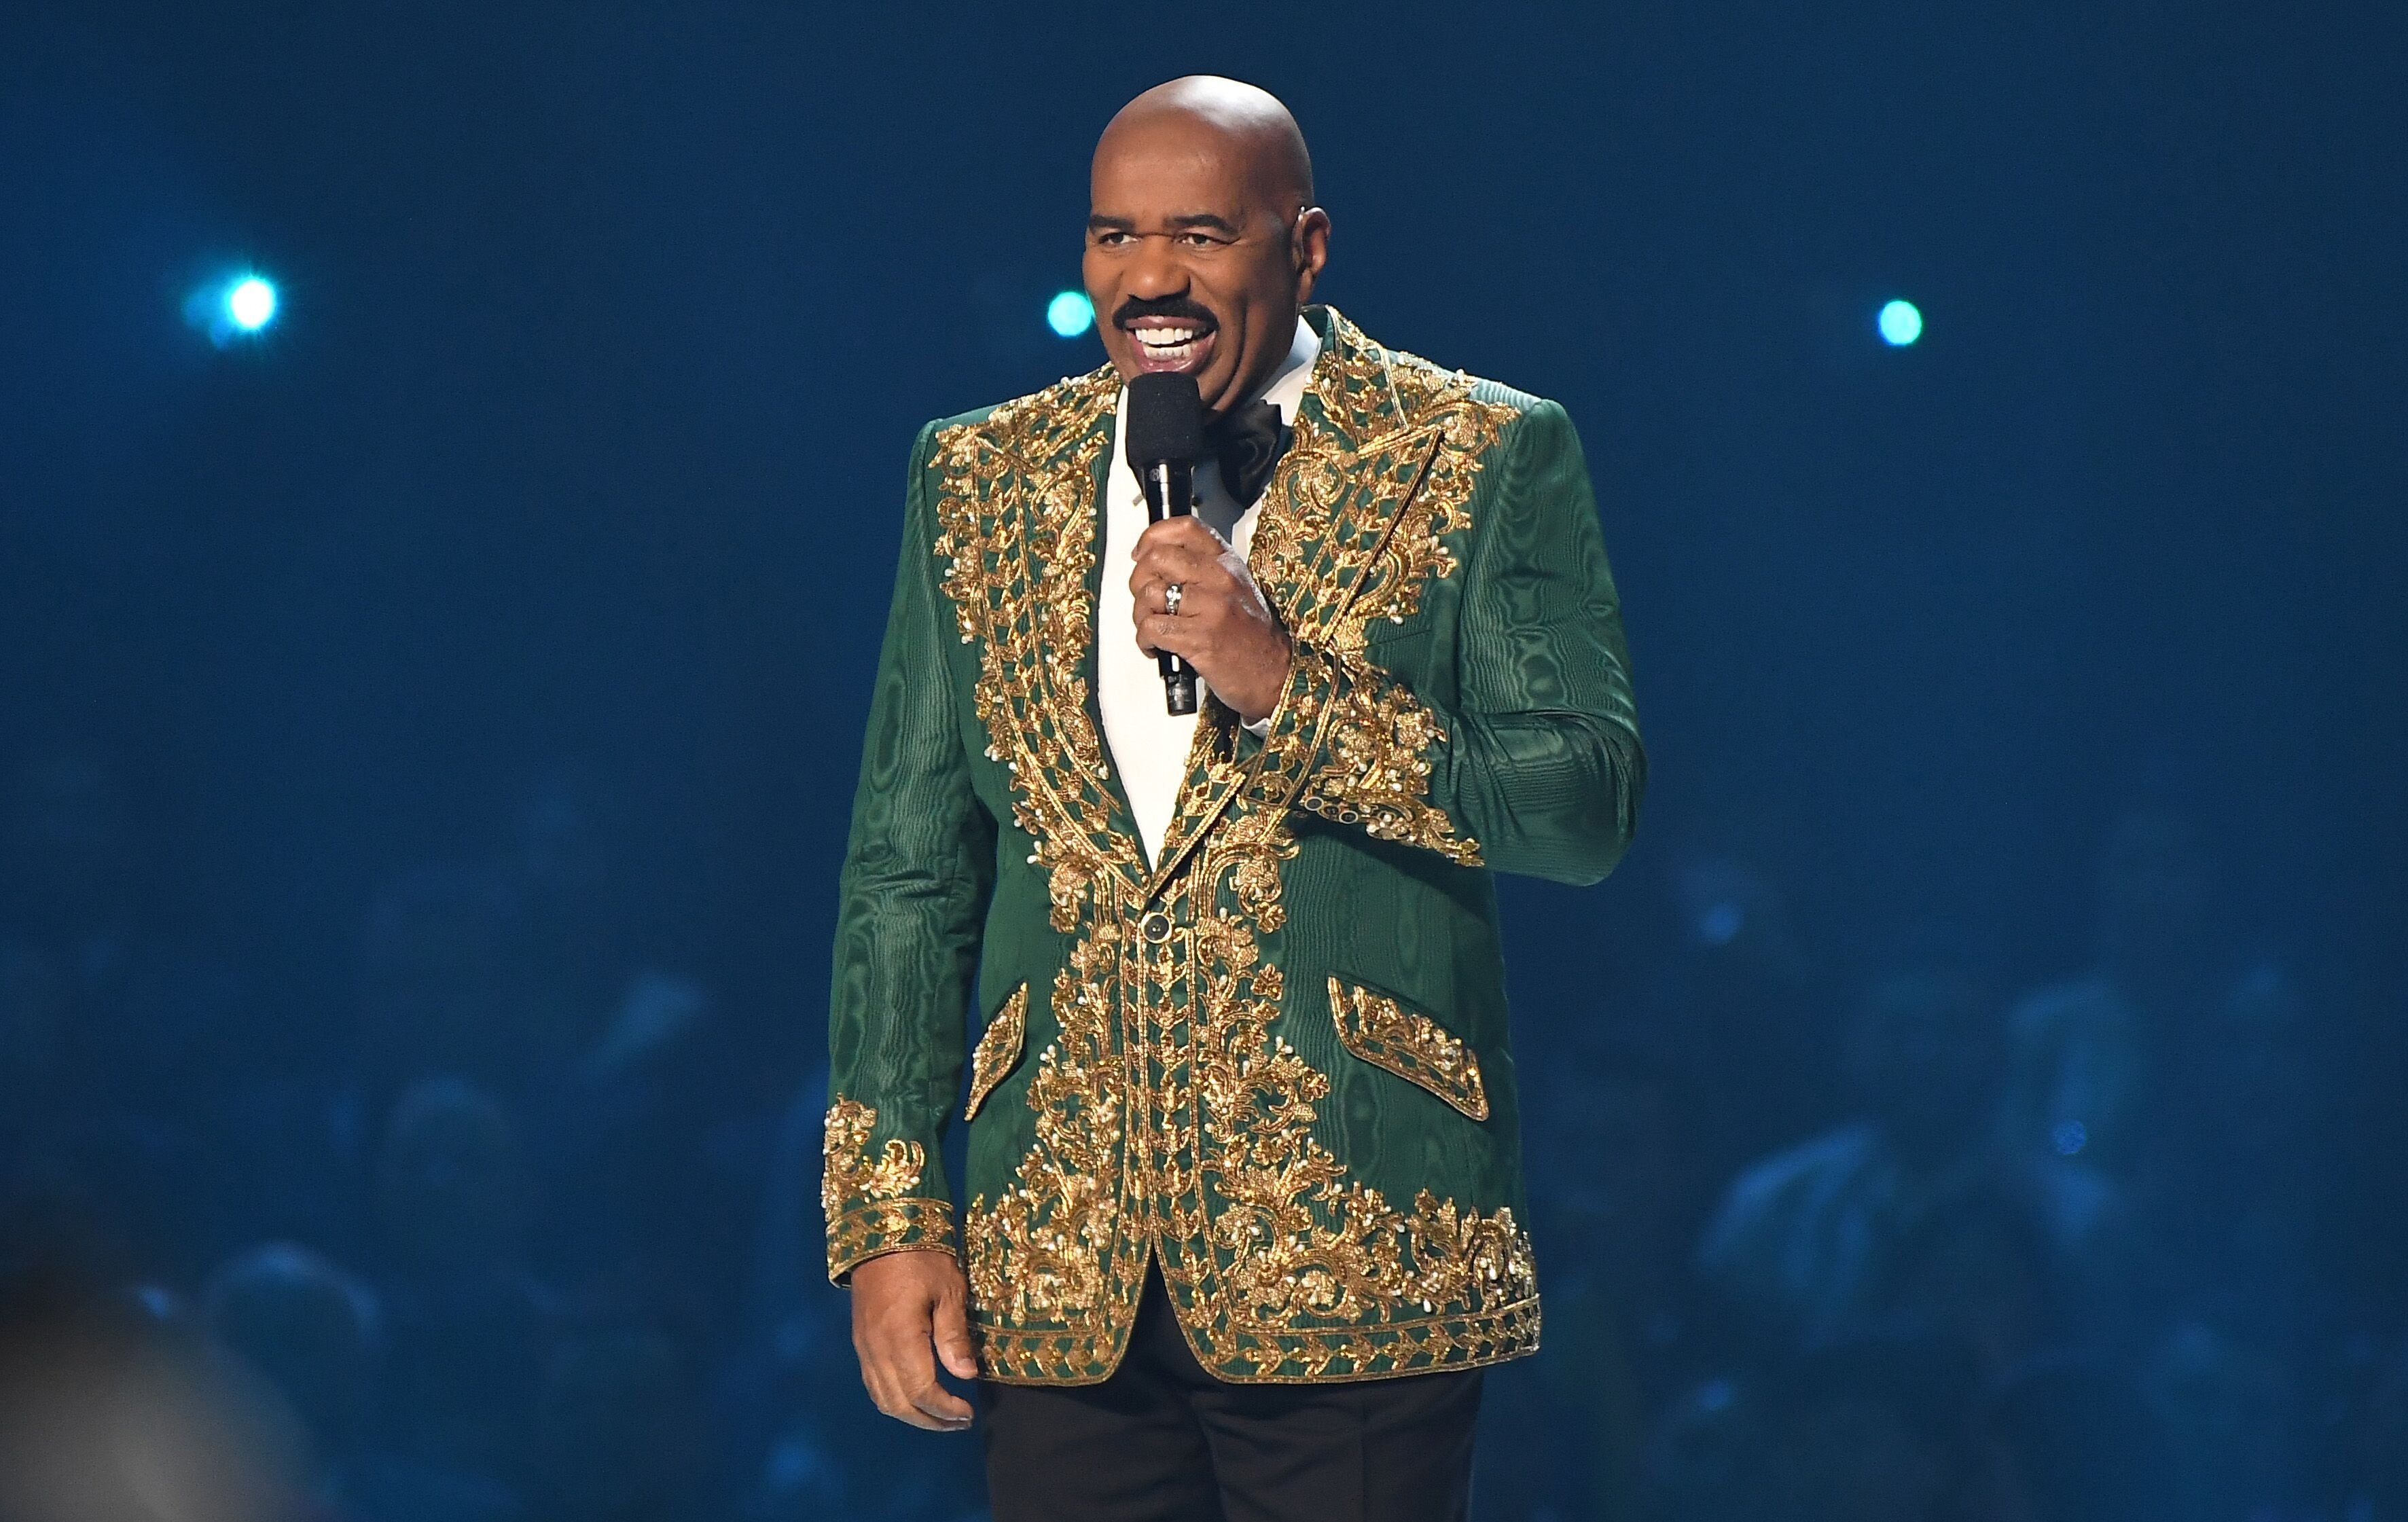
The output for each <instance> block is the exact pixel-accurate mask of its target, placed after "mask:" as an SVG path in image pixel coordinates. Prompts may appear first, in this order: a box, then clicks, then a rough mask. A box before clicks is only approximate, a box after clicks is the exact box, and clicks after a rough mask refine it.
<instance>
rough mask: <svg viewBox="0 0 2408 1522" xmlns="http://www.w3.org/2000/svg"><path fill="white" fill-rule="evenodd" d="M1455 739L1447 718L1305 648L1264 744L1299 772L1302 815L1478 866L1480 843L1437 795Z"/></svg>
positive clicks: (1336, 658)
mask: <svg viewBox="0 0 2408 1522" xmlns="http://www.w3.org/2000/svg"><path fill="white" fill-rule="evenodd" d="M1446 739H1447V733H1446V727H1445V722H1444V720H1443V717H1442V716H1441V714H1440V713H1439V712H1438V711H1436V710H1434V709H1431V708H1429V707H1428V706H1427V705H1426V704H1424V703H1423V702H1422V701H1421V700H1420V699H1419V698H1417V697H1415V696H1413V694H1412V689H1411V688H1409V687H1407V686H1406V685H1405V684H1404V683H1403V682H1398V680H1397V679H1396V678H1394V677H1392V676H1389V675H1388V674H1387V673H1386V672H1384V671H1382V670H1381V669H1379V668H1377V667H1375V666H1372V665H1371V664H1369V662H1367V661H1364V660H1362V659H1360V658H1359V657H1349V656H1346V655H1342V654H1340V653H1337V652H1335V651H1330V650H1326V649H1322V648H1320V647H1317V646H1313V645H1309V644H1306V643H1304V642H1303V641H1301V640H1299V641H1297V644H1296V645H1295V647H1294V654H1293V657H1292V659H1291V660H1290V663H1289V666H1288V681H1287V686H1286V687H1285V688H1284V689H1283V691H1282V692H1281V694H1280V700H1279V706H1278V707H1277V708H1275V709H1273V710H1272V711H1271V732H1270V733H1269V735H1267V736H1265V737H1264V740H1263V743H1264V745H1265V747H1266V748H1267V749H1273V750H1283V751H1286V752H1287V753H1289V758H1290V764H1291V765H1293V766H1295V767H1296V768H1297V770H1298V771H1299V773H1300V780H1299V783H1298V786H1297V793H1296V806H1297V808H1299V809H1302V810H1304V811H1307V812H1308V813H1312V814H1317V815H1319V816H1320V817H1321V818H1324V819H1328V820H1333V821H1335V822H1337V823H1339V824H1341V825H1358V826H1361V827H1362V828H1363V830H1364V831H1365V832H1366V833H1368V834H1369V835H1370V836H1371V837H1373V838H1374V839H1376V840H1395V841H1399V842H1401V843H1403V844H1406V845H1414V846H1420V847H1422V848H1423V849H1425V850H1428V851H1434V852H1437V853H1438V854H1440V855H1441V856H1444V857H1445V858H1446V859H1447V860H1449V861H1451V862H1454V863H1455V864H1456V865H1457V866H1461V867H1477V866H1479V865H1480V845H1479V842H1478V841H1476V840H1472V839H1471V838H1470V837H1469V836H1467V835H1465V834H1463V833H1461V832H1460V831H1458V830H1457V829H1456V828H1455V821H1454V820H1453V819H1452V818H1450V817H1449V816H1448V814H1447V812H1446V810H1445V809H1444V808H1442V807H1441V805H1440V804H1439V803H1438V801H1437V799H1436V797H1435V796H1434V789H1433V787H1432V777H1433V765H1432V757H1433V755H1434V754H1436V752H1437V751H1438V749H1439V747H1441V746H1442V745H1444V744H1445V743H1446Z"/></svg>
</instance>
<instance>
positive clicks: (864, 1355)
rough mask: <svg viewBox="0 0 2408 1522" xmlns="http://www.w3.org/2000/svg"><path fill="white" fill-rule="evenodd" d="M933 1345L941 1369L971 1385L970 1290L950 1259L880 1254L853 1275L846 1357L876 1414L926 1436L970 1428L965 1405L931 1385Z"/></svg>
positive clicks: (919, 1253)
mask: <svg viewBox="0 0 2408 1522" xmlns="http://www.w3.org/2000/svg"><path fill="white" fill-rule="evenodd" d="M931 1343H934V1344H935V1348H936V1352H937V1354H938V1356H939V1357H942V1358H943V1359H944V1360H945V1368H946V1370H947V1371H949V1372H951V1373H953V1375H955V1376H956V1377H958V1378H961V1379H976V1378H978V1355H977V1354H976V1353H975V1352H974V1351H972V1349H971V1347H970V1322H969V1286H968V1285H967V1284H965V1283H964V1282H963V1280H962V1269H961V1265H960V1264H959V1263H957V1262H955V1261H954V1260H953V1254H951V1253H940V1252H935V1251H931V1250H927V1249H911V1250H908V1251H905V1252H899V1253H885V1254H882V1255H880V1256H877V1257H873V1258H871V1259H869V1260H868V1261H867V1262H866V1263H859V1264H856V1265H854V1267H853V1352H854V1353H855V1354H857V1355H859V1356H860V1358H861V1382H862V1384H864V1385H866V1386H868V1387H869V1399H870V1400H874V1401H876V1402H877V1403H878V1409H879V1410H881V1411H882V1412H884V1413H886V1414H888V1415H889V1416H892V1417H894V1418H895V1419H896V1421H898V1422H910V1424H911V1425H912V1426H914V1427H919V1428H925V1429H927V1430H929V1431H931V1432H960V1431H964V1430H966V1429H968V1427H969V1425H970V1415H971V1413H970V1403H969V1402H968V1401H967V1400H963V1399H962V1398H961V1397H960V1396H958V1395H955V1394H954V1393H953V1391H951V1390H949V1389H947V1388H945V1387H944V1386H942V1385H939V1383H937V1366H936V1362H935V1359H933V1358H931V1357H929V1346H930V1344H931Z"/></svg>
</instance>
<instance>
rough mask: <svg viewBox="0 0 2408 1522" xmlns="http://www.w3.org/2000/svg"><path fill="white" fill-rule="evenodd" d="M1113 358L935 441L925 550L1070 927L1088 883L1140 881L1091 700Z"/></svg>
mask: <svg viewBox="0 0 2408 1522" xmlns="http://www.w3.org/2000/svg"><path fill="white" fill-rule="evenodd" d="M1118 394H1119V381H1118V380H1117V379H1116V378H1115V377H1114V375H1113V372H1112V370H1111V366H1105V367H1104V368H1103V369H1100V370H1098V371H1097V372H1095V373H1094V374H1092V375H1086V376H1081V377H1078V378H1076V379H1074V380H1064V381H1062V382H1061V383H1060V384H1058V385H1055V386H1054V387H1051V388H1049V389H1048V390H1045V391H1041V392H1039V393H1037V394H1036V395H1032V396H1025V397H1023V398H1021V399H1020V400H1018V401H1015V402H1007V403H1006V404H1004V405H1003V406H1001V407H999V408H996V409H995V411H994V412H992V413H990V414H989V415H988V416H987V418H986V419H985V421H983V422H982V423H977V424H964V425H962V426H959V427H953V428H948V429H946V430H944V431H943V432H942V433H939V435H938V436H937V438H936V448H935V452H934V453H933V454H932V456H931V457H930V459H929V462H928V463H929V468H931V469H932V470H936V471H938V472H939V474H940V476H941V478H942V480H941V481H940V482H939V488H938V493H937V520H938V534H937V538H936V544H935V550H936V553H937V555H938V557H939V559H940V560H942V561H943V562H944V566H945V569H944V575H943V586H944V590H945V593H946V595H947V596H949V597H951V598H952V600H953V610H954V616H955V619H956V621H957V623H958V625H959V627H960V632H961V638H962V641H963V643H965V644H968V643H972V642H976V643H977V644H978V645H979V647H980V650H979V662H980V670H981V673H982V681H981V682H979V683H978V686H977V691H976V693H975V694H974V696H973V698H972V701H973V703H974V704H975V706H976V708H977V711H978V717H979V722H980V724H981V725H982V726H983V727H984V728H985V730H986V734H987V740H988V750H987V755H988V757H989V758H990V759H992V760H995V761H998V762H1001V763H1002V765H1003V767H1004V768H1005V770H1006V771H1007V772H1009V773H1010V774H1011V780H1012V798H1013V801H1012V810H1011V816H1012V823H1013V824H1014V825H1016V826H1019V827H1020V829H1021V830H1022V831H1023V832H1024V833H1025V834H1026V835H1027V836H1028V838H1029V839H1030V840H1032V841H1034V842H1035V846H1036V856H1035V864H1036V865H1038V866H1039V867H1042V868H1043V869H1045V870H1046V872H1047V874H1048V882H1049V884H1050V896H1051V897H1052V900H1053V921H1054V928H1055V929H1057V930H1063V931H1068V930H1071V929H1074V928H1076V927H1077V926H1078V925H1079V923H1080V919H1081V912H1082V905H1084V904H1087V903H1088V902H1089V896H1090V893H1091V890H1092V886H1093V884H1094V883H1096V881H1097V879H1098V878H1101V877H1103V876H1105V875H1107V874H1113V873H1118V874H1122V875H1127V876H1138V875H1141V873H1142V867H1141V864H1140V862H1139V861H1138V859H1137V857H1136V855H1135V850H1134V840H1135V837H1134V832H1133V831H1132V830H1129V829H1127V828H1125V827H1119V822H1118V821H1116V820H1115V817H1114V802H1113V798H1112V795H1111V785H1110V782H1109V778H1110V776H1111V768H1110V767H1109V766H1108V765H1107V764H1106V762H1105V759H1104V744H1103V739H1102V735H1101V731H1100V729H1099V728H1098V726H1097V721H1096V718H1095V714H1094V711H1093V709H1092V706H1091V701H1090V691H1089V683H1088V679H1087V676H1086V670H1085V666H1086V661H1087V659H1088V658H1089V656H1088V653H1089V652H1091V651H1092V650H1093V648H1094V645H1095V629H1096V610H1095V593H1094V589H1093V586H1092V584H1091V582H1092V578H1093V576H1094V574H1095V570H1096V558H1097V539H1098V538H1099V533H1100V528H1101V522H1102V520H1101V517H1100V515H1099V514H1097V512H1096V510H1095V495H1096V484H1095V483H1096V472H1097V466H1098V465H1099V464H1100V463H1101V462H1102V460H1103V457H1104V452H1105V450H1106V449H1107V448H1109V447H1110V445H1111V415H1112V405H1113V398H1114V397H1115V396H1117V395H1118Z"/></svg>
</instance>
